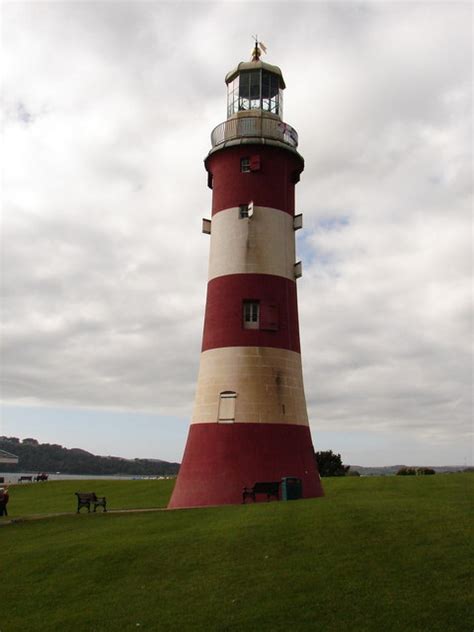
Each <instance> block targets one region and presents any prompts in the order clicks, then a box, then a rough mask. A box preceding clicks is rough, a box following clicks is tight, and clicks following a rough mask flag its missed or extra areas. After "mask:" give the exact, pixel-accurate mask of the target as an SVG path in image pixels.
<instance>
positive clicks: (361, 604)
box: [0, 474, 474, 632]
mask: <svg viewBox="0 0 474 632" xmlns="http://www.w3.org/2000/svg"><path fill="white" fill-rule="evenodd" d="M473 482H474V476H472V475H469V474H452V475H436V476H431V477H381V478H341V479H326V480H325V481H324V483H325V490H326V496H325V498H322V499H316V500H304V501H297V502H288V503H284V502H279V503H277V502H272V503H258V504H255V505H253V504H249V505H246V506H228V507H218V508H208V509H192V510H181V511H165V512H156V513H134V514H96V515H86V514H84V515H81V516H76V515H70V516H61V517H55V518H45V519H43V520H34V521H25V522H19V523H16V524H11V525H6V526H4V527H2V528H0V537H1V539H2V555H1V567H0V582H1V602H2V609H1V612H2V614H1V617H0V630H1V632H17V631H18V632H19V631H20V630H21V631H22V632H25V631H26V632H43V631H48V632H56V631H58V632H59V631H61V632H69V631H76V630H77V631H86V630H87V631H89V632H93V631H96V632H102V631H114V632H122V631H126V630H151V631H168V630H170V631H178V630H179V631H187V630H190V631H191V630H192V631H194V630H196V631H203V632H204V631H205V632H214V631H216V632H217V631H219V632H220V631H222V632H224V631H233V632H240V631H254V630H255V631H265V632H266V631H268V632H279V631H282V632H283V631H285V632H293V631H296V632H298V631H305V632H306V631H316V632H319V631H320V632H336V631H337V632H341V631H345V630H347V631H350V632H352V631H354V632H355V631H358V632H359V631H361V632H462V631H464V630H465V631H466V632H471V630H472V629H473V625H472V624H473V620H472V608H471V603H470V599H471V594H470V589H471V582H470V578H471V577H472V575H471V574H470V571H471V566H472V565H471V560H472V548H471V546H472V545H471V542H472V529H471V526H470V525H471V524H472V521H471V522H469V516H468V514H469V511H470V509H471V508H472V504H471V503H470V501H469V497H470V495H471V494H472V483H473ZM135 485H136V486H137V487H136V488H135V487H134V486H135ZM47 486H49V489H50V490H51V491H48V487H47ZM76 488H77V484H75V485H74V484H73V487H71V483H70V482H64V483H63V482H57V483H56V482H54V483H46V484H44V486H43V487H42V488H41V486H40V485H38V486H31V489H27V486H25V487H24V488H19V487H18V488H14V489H12V494H11V498H12V501H11V514H12V515H13V510H14V507H15V505H17V507H16V509H17V510H18V511H19V510H20V508H22V511H23V510H24V511H25V513H38V512H39V511H40V510H44V511H46V512H47V511H56V510H57V511H68V510H74V509H75V504H74V500H75V497H72V508H71V493H73V492H74V491H76ZM82 488H83V489H82ZM89 489H91V490H94V491H96V492H97V493H99V492H100V493H103V494H105V495H107V496H108V497H110V500H111V499H112V498H113V499H114V500H113V502H111V506H113V507H114V508H118V507H120V506H123V507H131V506H134V505H135V506H138V504H137V503H140V506H142V507H146V506H148V507H153V506H159V504H165V503H166V498H167V497H168V496H169V493H170V491H171V490H170V483H169V482H168V481H163V482H161V481H118V482H116V481H107V482H101V483H100V488H99V485H98V484H95V483H91V485H89V486H88V487H87V489H86V486H84V485H83V484H82V483H81V490H80V491H88V490H89ZM36 490H38V491H36ZM135 490H137V494H136V495H135V493H134V492H135ZM35 494H44V496H43V497H42V501H44V502H42V503H39V500H38V499H39V496H38V497H37V500H38V505H35V502H37V500H34V498H35V496H34V495H35ZM56 496H57V498H56ZM28 497H29V498H28ZM59 497H60V498H61V500H59ZM55 498H56V499H55ZM64 498H67V499H68V500H67V503H66V501H65V500H64ZM21 503H23V504H21ZM65 503H66V504H67V508H65ZM43 505H44V506H43Z"/></svg>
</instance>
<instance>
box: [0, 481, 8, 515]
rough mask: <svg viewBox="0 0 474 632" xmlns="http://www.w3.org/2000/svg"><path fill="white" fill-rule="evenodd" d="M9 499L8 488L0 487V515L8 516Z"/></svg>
mask: <svg viewBox="0 0 474 632" xmlns="http://www.w3.org/2000/svg"><path fill="white" fill-rule="evenodd" d="M9 499H10V495H9V494H8V489H4V488H3V487H0V516H8V511H7V504H8V501H9Z"/></svg>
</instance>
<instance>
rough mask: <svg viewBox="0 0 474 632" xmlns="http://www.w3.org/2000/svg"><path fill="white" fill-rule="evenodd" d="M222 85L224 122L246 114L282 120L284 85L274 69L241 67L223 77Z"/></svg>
mask: <svg viewBox="0 0 474 632" xmlns="http://www.w3.org/2000/svg"><path fill="white" fill-rule="evenodd" d="M226 84H227V118H230V117H231V116H233V115H235V114H238V113H239V112H248V110H261V111H263V112H268V113H269V114H274V115H275V116H278V117H279V118H282V116H283V90H284V88H285V83H284V81H283V77H282V74H281V70H280V69H279V68H278V67H277V66H272V65H271V64H266V63H264V62H262V61H250V62H246V63H245V62H244V63H241V64H239V65H238V66H237V68H236V69H235V70H233V71H232V72H230V73H229V74H228V75H227V77H226Z"/></svg>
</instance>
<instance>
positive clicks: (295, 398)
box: [169, 42, 323, 508]
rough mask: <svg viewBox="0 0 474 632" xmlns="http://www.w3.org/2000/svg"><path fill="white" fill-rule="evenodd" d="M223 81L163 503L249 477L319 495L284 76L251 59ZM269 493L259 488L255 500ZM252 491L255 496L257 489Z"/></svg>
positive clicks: (187, 501)
mask: <svg viewBox="0 0 474 632" xmlns="http://www.w3.org/2000/svg"><path fill="white" fill-rule="evenodd" d="M260 55H261V52H260V47H259V45H258V42H256V44H255V49H254V51H253V58H252V60H251V61H250V62H241V63H240V64H239V65H238V66H237V68H235V69H234V70H232V71H231V72H229V73H228V74H227V76H226V78H225V82H226V84H227V120H226V121H225V122H224V123H221V124H220V125H218V126H217V127H216V128H215V129H214V131H213V132H212V135H211V141H212V149H211V150H210V152H209V155H208V156H207V158H206V160H205V167H206V170H207V174H208V185H209V187H210V188H211V189H212V220H203V232H205V233H209V234H210V257H209V281H208V286H207V301H206V312H205V319H204V332H203V341H202V353H201V362H200V369H199V377H198V384H197V392H196V399H195V405H194V412H193V418H192V422H191V427H190V430H189V435H188V440H187V444H186V449H185V452H184V456H183V462H182V465H181V468H180V471H179V475H178V478H177V481H176V486H175V489H174V492H173V495H172V497H171V501H170V504H169V507H170V508H178V507H196V506H204V505H222V504H229V503H240V502H242V489H243V488H244V487H252V486H253V485H254V484H255V483H256V482H270V481H272V482H273V481H280V480H281V479H282V478H284V477H296V478H299V479H301V481H302V496H303V498H310V497H315V496H321V495H322V494H323V491H322V487H321V483H320V479H319V475H318V472H317V469H316V463H315V458H314V451H313V445H312V441H311V434H310V429H309V424H308V415H307V410H306V400H305V395H304V387H303V375H302V366H301V355H300V338H299V327H298V306H297V296H296V279H297V278H298V277H299V276H301V263H298V262H296V260H295V231H296V230H298V229H299V228H301V226H302V221H301V220H302V216H301V215H300V214H295V191H294V190H295V184H296V183H297V182H298V181H299V179H300V174H301V172H302V171H303V168H304V161H303V158H302V157H301V156H300V154H299V153H298V151H297V149H296V147H297V145H298V135H297V133H296V131H295V130H294V129H293V128H292V127H290V126H289V125H287V124H286V123H284V122H283V119H282V95H283V90H284V89H285V82H284V80H283V76H282V73H281V70H280V69H279V68H278V67H277V66H273V65H270V64H267V63H265V62H263V61H261V59H260ZM263 499H266V497H263ZM257 500H258V497H257Z"/></svg>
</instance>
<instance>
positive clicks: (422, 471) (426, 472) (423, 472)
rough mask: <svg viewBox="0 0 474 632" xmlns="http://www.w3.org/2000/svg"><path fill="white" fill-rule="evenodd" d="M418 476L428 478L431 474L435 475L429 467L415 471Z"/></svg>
mask: <svg viewBox="0 0 474 632" xmlns="http://www.w3.org/2000/svg"><path fill="white" fill-rule="evenodd" d="M416 473H417V475H418V476H430V475H432V474H436V472H435V471H434V469H433V468H431V467H419V468H418V469H417V470H416Z"/></svg>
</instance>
